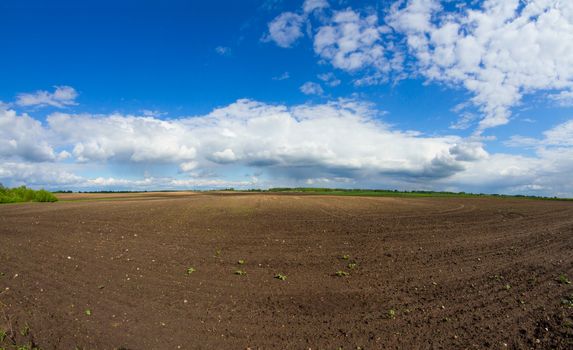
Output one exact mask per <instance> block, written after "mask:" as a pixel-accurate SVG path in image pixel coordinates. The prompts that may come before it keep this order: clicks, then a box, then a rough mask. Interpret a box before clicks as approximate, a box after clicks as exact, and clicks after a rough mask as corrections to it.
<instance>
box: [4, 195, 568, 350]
mask: <svg viewBox="0 0 573 350" xmlns="http://www.w3.org/2000/svg"><path fill="white" fill-rule="evenodd" d="M95 197H96V196H93V197H92V196H90V195H81V196H78V195H77V194H74V195H61V199H68V200H70V199H76V200H77V199H82V198H84V199H85V198H94V200H84V201H61V202H58V203H45V204H44V203H42V204H40V203H35V204H33V203H30V204H19V205H3V206H0V332H2V331H5V332H6V333H7V334H6V337H5V339H4V340H3V341H2V342H0V348H2V347H4V348H6V349H12V348H13V345H14V344H18V345H28V346H29V345H30V344H31V343H33V344H35V345H37V346H39V347H40V348H41V349H75V348H76V347H77V348H79V349H120V348H123V349H178V348H181V349H246V348H251V349H259V348H260V349H308V348H312V349H338V348H339V347H342V348H343V349H357V347H361V348H362V349H466V348H467V349H487V348H491V349H508V348H509V349H530V348H531V349H573V328H572V327H573V308H571V307H569V305H571V304H569V305H567V304H568V301H570V302H571V303H573V300H572V299H571V298H573V295H572V294H573V285H572V284H568V283H567V281H568V279H572V280H573V202H558V201H533V200H512V199H462V198H442V199H439V198H421V199H415V198H412V199H405V198H402V199H400V198H372V197H336V196H296V195H273V194H194V193H185V194H181V193H179V194H169V193H150V194H138V195H128V194H121V195H107V196H106V195H99V197H98V198H95ZM344 255H348V256H349V257H348V260H345V259H343V258H342V257H343V256H344ZM238 260H245V263H244V264H243V265H239V264H238V263H237V262H238ZM353 263H354V264H356V265H355V266H354V268H353V269H351V268H349V267H348V264H353ZM189 267H193V268H194V269H195V270H196V271H195V272H193V273H191V274H188V273H187V269H188V268H189ZM238 269H240V270H244V271H245V272H246V275H236V274H235V271H236V270H238ZM339 270H340V271H345V272H349V273H350V276H346V277H337V276H336V275H335V273H336V272H337V271H339ZM278 273H281V274H284V275H286V277H287V278H286V280H284V281H282V280H279V279H276V278H274V276H275V275H276V274H278ZM561 275H563V276H562V277H563V278H562V279H561V281H559V276H561ZM0 336H1V333H0Z"/></svg>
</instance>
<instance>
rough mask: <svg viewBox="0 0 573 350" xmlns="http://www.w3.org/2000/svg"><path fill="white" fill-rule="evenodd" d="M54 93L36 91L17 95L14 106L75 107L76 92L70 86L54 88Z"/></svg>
mask: <svg viewBox="0 0 573 350" xmlns="http://www.w3.org/2000/svg"><path fill="white" fill-rule="evenodd" d="M54 88H55V90H54V92H48V91H44V90H38V91H36V92H33V93H21V94H18V96H17V99H16V104H17V105H19V106H22V107H29V106H39V107H44V106H51V107H57V108H63V107H66V106H75V105H77V103H76V101H75V100H76V98H77V97H78V93H77V91H76V90H75V89H74V88H73V87H71V86H55V87H54Z"/></svg>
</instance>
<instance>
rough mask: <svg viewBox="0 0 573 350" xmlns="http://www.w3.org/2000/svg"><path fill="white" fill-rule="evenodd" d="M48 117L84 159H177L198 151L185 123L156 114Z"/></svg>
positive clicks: (53, 128) (55, 130)
mask: <svg viewBox="0 0 573 350" xmlns="http://www.w3.org/2000/svg"><path fill="white" fill-rule="evenodd" d="M47 121H48V126H49V128H50V130H51V131H52V132H53V133H55V134H57V135H58V137H59V140H60V142H64V143H66V144H68V145H70V146H72V147H73V152H72V153H73V155H74V157H75V159H77V160H78V161H81V162H88V161H106V160H114V161H130V162H159V163H161V162H178V161H190V160H193V159H194V158H195V154H196V150H195V143H194V141H193V140H190V139H189V137H188V135H187V129H186V128H185V127H184V126H183V125H181V124H180V123H173V122H169V121H164V120H161V119H158V118H155V117H142V116H131V115H127V116H126V115H120V114H112V115H106V116H101V115H89V114H78V115H74V114H66V113H53V114H51V115H50V116H48V118H47Z"/></svg>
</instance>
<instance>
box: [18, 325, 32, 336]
mask: <svg viewBox="0 0 573 350" xmlns="http://www.w3.org/2000/svg"><path fill="white" fill-rule="evenodd" d="M20 334H21V335H22V336H23V337H25V336H27V335H28V334H30V326H28V324H27V323H26V325H25V326H24V327H23V328H22V329H20Z"/></svg>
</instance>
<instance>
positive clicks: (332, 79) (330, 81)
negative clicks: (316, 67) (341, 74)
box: [318, 72, 340, 87]
mask: <svg viewBox="0 0 573 350" xmlns="http://www.w3.org/2000/svg"><path fill="white" fill-rule="evenodd" d="M318 79H320V80H322V81H323V82H324V83H325V84H326V85H328V86H330V87H335V86H338V85H340V79H337V78H336V76H335V75H334V73H332V72H328V73H323V74H319V75H318Z"/></svg>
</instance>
